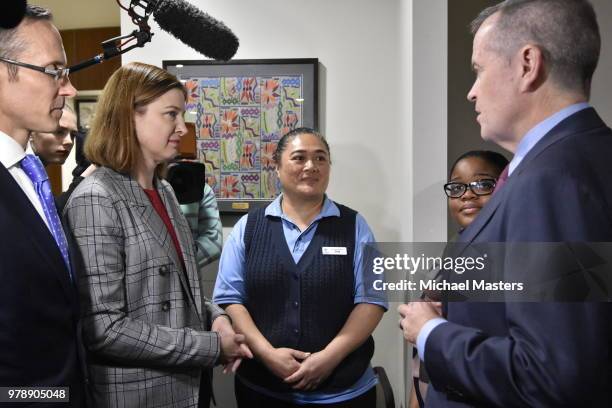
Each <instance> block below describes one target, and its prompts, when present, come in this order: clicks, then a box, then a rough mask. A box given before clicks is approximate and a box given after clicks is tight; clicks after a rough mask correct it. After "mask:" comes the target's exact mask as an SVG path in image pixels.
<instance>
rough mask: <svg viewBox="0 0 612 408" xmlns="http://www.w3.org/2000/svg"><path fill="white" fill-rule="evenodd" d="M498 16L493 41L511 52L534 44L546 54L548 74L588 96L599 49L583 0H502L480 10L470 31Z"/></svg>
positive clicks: (589, 10)
mask: <svg viewBox="0 0 612 408" xmlns="http://www.w3.org/2000/svg"><path fill="white" fill-rule="evenodd" d="M494 14H498V15H499V19H498V20H497V21H496V22H495V26H494V28H493V31H492V37H491V38H492V41H491V46H492V47H493V48H494V50H495V51H496V52H498V53H501V54H502V55H505V56H507V57H511V56H512V55H513V54H514V53H515V52H516V51H517V50H518V49H519V48H520V47H522V46H524V45H525V44H528V43H532V44H534V45H536V46H538V47H539V48H540V50H541V51H542V54H543V55H544V60H545V62H546V67H547V68H548V69H549V72H550V78H551V79H552V80H553V81H554V82H555V83H557V84H558V85H560V86H562V87H563V88H565V89H567V90H572V91H580V92H581V93H583V94H584V95H585V96H587V97H588V96H589V94H590V88H591V79H592V77H593V73H594V72H595V68H597V63H598V61H599V52H600V48H601V37H600V34H599V26H598V24H597V16H596V15H595V10H594V9H593V6H592V5H591V3H590V2H588V1H587V0H506V1H503V2H501V3H499V4H496V5H494V6H492V7H489V8H486V9H485V10H483V11H482V12H481V13H480V14H479V15H478V17H476V19H474V21H472V23H471V25H470V28H471V31H472V34H476V32H477V31H478V30H479V29H480V26H481V25H482V24H483V23H484V21H485V20H486V19H488V18H489V17H491V16H492V15H494Z"/></svg>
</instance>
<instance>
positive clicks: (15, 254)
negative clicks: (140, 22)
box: [0, 6, 84, 407]
mask: <svg viewBox="0 0 612 408" xmlns="http://www.w3.org/2000/svg"><path fill="white" fill-rule="evenodd" d="M0 61H1V62H0V161H1V162H2V166H0V231H2V244H1V245H0V282H1V283H0V386H3V387H26V386H29V387H70V402H71V405H72V406H75V407H82V406H84V403H83V401H82V397H83V392H82V385H83V373H82V370H81V369H80V364H79V361H80V360H79V342H78V335H77V321H78V315H79V311H78V302H77V293H76V288H75V281H74V280H75V275H76V274H75V273H74V269H76V268H75V267H74V265H73V264H72V262H71V260H70V257H69V253H68V250H67V248H68V243H67V239H66V237H65V235H64V233H63V231H62V228H61V224H60V223H59V218H58V217H57V213H56V212H55V211H56V210H55V206H54V205H53V201H52V197H51V198H50V199H49V198H48V197H49V194H50V191H49V190H46V188H47V187H48V185H47V184H46V183H48V181H45V176H46V173H45V172H44V169H43V168H42V165H41V164H40V162H39V161H38V159H36V157H35V156H32V155H26V154H25V152H24V150H25V147H26V143H27V141H28V135H29V134H30V132H31V131H37V132H54V131H55V130H56V129H57V127H58V122H59V120H60V118H61V116H62V108H63V107H64V102H65V98H66V97H70V96H74V95H75V94H76V90H75V89H74V87H73V86H72V85H71V84H70V80H69V79H68V75H67V74H68V72H67V70H66V69H64V67H65V65H66V55H65V52H64V48H63V45H62V40H61V37H60V34H59V32H58V31H57V29H56V28H55V26H54V25H53V24H52V22H51V14H50V13H49V11H47V10H45V9H42V8H40V7H36V6H28V8H27V10H26V16H25V18H24V19H23V21H22V22H21V23H20V24H19V25H18V26H17V27H16V28H14V29H10V30H8V29H0ZM36 405H37V406H38V405H40V406H49V405H53V403H42V404H36ZM62 406H66V404H63V405H62Z"/></svg>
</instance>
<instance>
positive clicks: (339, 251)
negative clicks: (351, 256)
mask: <svg viewBox="0 0 612 408" xmlns="http://www.w3.org/2000/svg"><path fill="white" fill-rule="evenodd" d="M346 254H347V252H346V247H323V255H346Z"/></svg>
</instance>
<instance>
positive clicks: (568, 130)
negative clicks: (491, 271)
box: [461, 108, 606, 244]
mask: <svg viewBox="0 0 612 408" xmlns="http://www.w3.org/2000/svg"><path fill="white" fill-rule="evenodd" d="M599 127H606V125H605V123H604V122H603V121H602V120H601V118H600V117H599V116H598V115H597V112H595V109H593V108H587V109H583V110H581V111H579V112H576V113H574V114H573V115H571V116H569V117H567V118H566V119H564V120H562V121H561V122H560V123H559V124H558V125H557V126H555V127H554V128H552V129H551V130H550V131H549V132H548V133H547V134H546V135H545V136H544V137H543V138H542V139H541V140H540V141H539V142H538V143H536V145H535V146H533V148H532V149H531V150H530V151H529V153H527V155H526V156H525V157H524V158H523V160H521V162H520V164H519V165H518V167H517V168H516V169H515V170H514V171H513V172H512V176H510V177H509V178H508V181H506V184H504V186H503V187H502V188H500V190H499V191H498V192H497V193H495V194H494V195H493V197H492V198H491V200H490V201H489V202H488V203H487V205H486V206H485V207H484V208H483V209H482V211H481V212H480V214H478V217H476V219H475V220H474V221H473V222H472V224H470V225H469V226H468V228H467V229H466V230H465V231H464V232H463V233H462V234H461V242H465V243H467V244H469V243H471V242H473V241H474V239H476V237H477V236H478V234H479V233H480V232H481V231H482V229H483V228H484V227H485V226H486V225H487V224H488V223H489V221H490V220H491V218H492V217H493V215H494V214H495V212H496V211H497V209H498V208H499V206H500V204H501V203H503V202H504V201H506V199H507V197H508V195H509V194H510V192H511V191H512V187H513V184H516V180H517V179H518V178H519V177H521V174H522V173H523V172H524V171H525V169H528V168H529V166H530V165H531V163H532V162H533V161H534V160H535V159H536V158H537V157H538V156H539V155H540V154H541V153H542V152H543V151H545V150H546V149H547V148H549V147H550V146H552V145H553V144H555V143H557V142H559V141H561V140H563V139H564V138H566V137H568V136H570V135H574V134H577V133H584V132H587V131H590V130H594V129H597V128H599Z"/></svg>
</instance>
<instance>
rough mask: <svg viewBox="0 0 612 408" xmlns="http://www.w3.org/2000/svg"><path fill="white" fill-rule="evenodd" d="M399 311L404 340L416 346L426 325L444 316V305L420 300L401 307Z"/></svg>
mask: <svg viewBox="0 0 612 408" xmlns="http://www.w3.org/2000/svg"><path fill="white" fill-rule="evenodd" d="M397 311H398V313H399V315H400V319H399V326H400V329H401V330H402V332H403V334H404V338H405V339H406V340H407V341H409V342H410V343H412V344H416V339H417V336H418V335H419V332H420V331H421V329H422V328H423V326H424V325H425V323H427V322H428V321H429V320H431V319H434V318H436V317H440V316H441V315H442V303H440V302H434V301H430V300H419V301H415V302H409V303H406V304H404V305H400V306H399V307H398V308H397Z"/></svg>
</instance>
